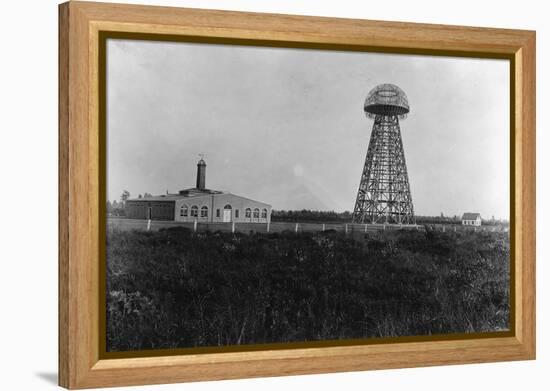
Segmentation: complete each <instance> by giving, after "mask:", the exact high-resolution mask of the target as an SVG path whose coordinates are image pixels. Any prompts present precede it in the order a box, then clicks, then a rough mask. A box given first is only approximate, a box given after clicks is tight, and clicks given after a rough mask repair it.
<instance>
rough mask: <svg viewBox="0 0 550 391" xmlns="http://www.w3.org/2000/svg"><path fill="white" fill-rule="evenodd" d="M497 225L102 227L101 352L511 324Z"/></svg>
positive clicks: (503, 239)
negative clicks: (456, 229) (244, 229)
mask: <svg viewBox="0 0 550 391" xmlns="http://www.w3.org/2000/svg"><path fill="white" fill-rule="evenodd" d="M509 255H510V250H509V239H508V235H507V234H504V233H447V234H445V233H436V232H427V233H425V232H416V231H396V232H389V231H388V232H379V233H375V234H369V235H361V236H360V237H355V238H352V237H350V236H345V235H344V234H342V233H336V232H319V233H301V234H295V233H282V234H253V235H244V234H229V233H211V232H205V233H197V234H195V233H192V232H190V231H188V230H185V229H168V230H164V231H160V232H139V231H132V232H116V231H114V232H110V233H109V235H108V240H107V350H108V351H127V350H143V349H163V348H181V347H199V346H226V345H239V344H258V343H273V342H303V341H316V340H335V339H350V338H371V337H392V336H411V335H430V334H446V333H463V332H485V331H497V330H505V329H508V327H509V324H508V321H509Z"/></svg>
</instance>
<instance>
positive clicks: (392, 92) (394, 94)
mask: <svg viewBox="0 0 550 391" xmlns="http://www.w3.org/2000/svg"><path fill="white" fill-rule="evenodd" d="M364 109H365V114H366V115H367V117H369V118H374V117H375V116H377V115H388V116H389V115H396V116H398V117H399V118H401V119H403V118H405V117H406V116H407V113H408V112H409V101H408V100H407V95H405V92H403V90H402V89H401V88H399V87H397V86H396V85H395V84H379V85H377V86H376V87H374V88H373V89H372V90H370V92H369V94H368V95H367V99H365V106H364Z"/></svg>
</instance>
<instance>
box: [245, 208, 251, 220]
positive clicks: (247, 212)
mask: <svg viewBox="0 0 550 391" xmlns="http://www.w3.org/2000/svg"><path fill="white" fill-rule="evenodd" d="M244 217H246V218H250V217H252V210H251V209H250V208H246V211H245V212H244Z"/></svg>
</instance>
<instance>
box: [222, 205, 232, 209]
mask: <svg viewBox="0 0 550 391" xmlns="http://www.w3.org/2000/svg"><path fill="white" fill-rule="evenodd" d="M223 208H224V209H231V205H229V204H227V205H225V206H224V207H223Z"/></svg>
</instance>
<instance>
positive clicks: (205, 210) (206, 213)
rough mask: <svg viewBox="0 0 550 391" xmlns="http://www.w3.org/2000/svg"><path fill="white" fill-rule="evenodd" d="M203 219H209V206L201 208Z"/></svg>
mask: <svg viewBox="0 0 550 391" xmlns="http://www.w3.org/2000/svg"><path fill="white" fill-rule="evenodd" d="M201 217H208V206H203V207H202V208H201Z"/></svg>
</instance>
